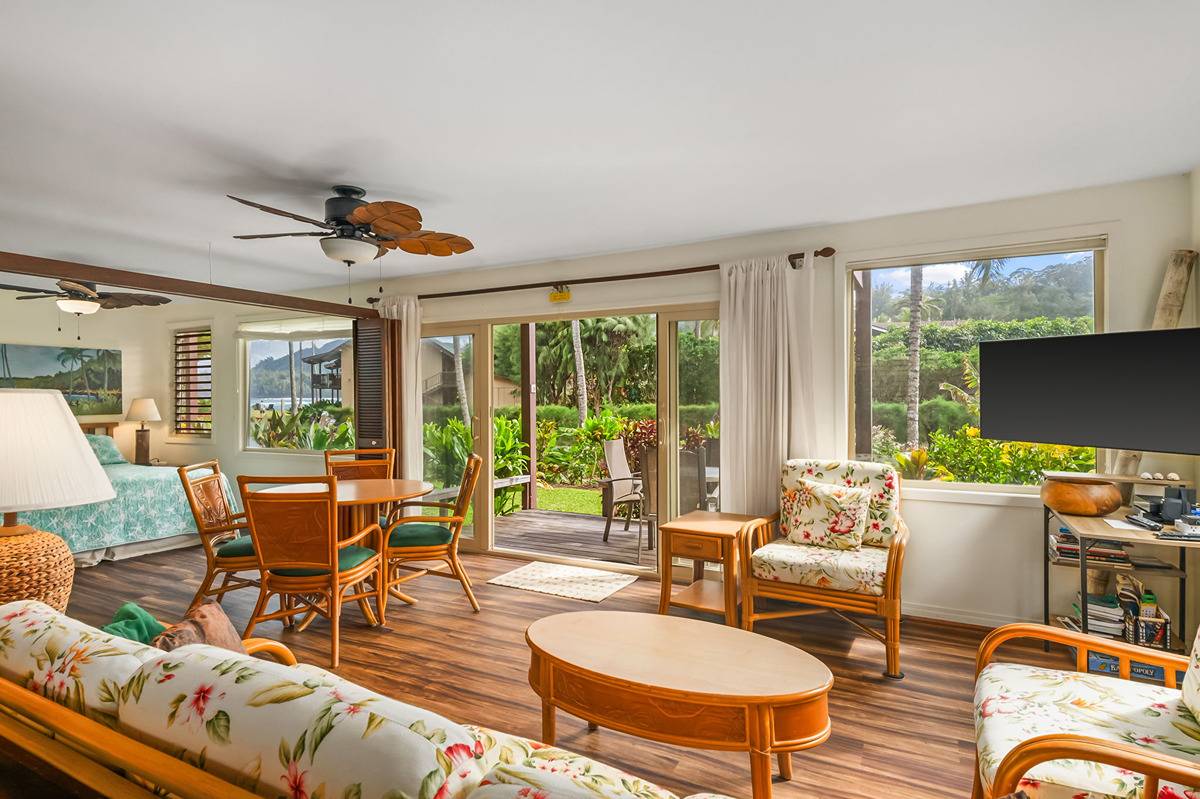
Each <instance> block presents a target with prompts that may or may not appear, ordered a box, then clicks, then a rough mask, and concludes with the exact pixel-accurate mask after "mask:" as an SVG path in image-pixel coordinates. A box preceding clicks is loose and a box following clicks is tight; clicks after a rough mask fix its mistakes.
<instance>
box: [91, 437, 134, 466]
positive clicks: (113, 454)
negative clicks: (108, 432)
mask: <svg viewBox="0 0 1200 799" xmlns="http://www.w3.org/2000/svg"><path fill="white" fill-rule="evenodd" d="M84 438H86V439H87V441H88V444H90V445H91V447H92V452H94V453H96V460H98V461H100V465H101V466H106V465H108V464H110V463H129V461H127V460H125V456H124V455H122V454H121V450H119V449H117V442H115V441H113V440H112V436H94V435H92V434H90V433H84Z"/></svg>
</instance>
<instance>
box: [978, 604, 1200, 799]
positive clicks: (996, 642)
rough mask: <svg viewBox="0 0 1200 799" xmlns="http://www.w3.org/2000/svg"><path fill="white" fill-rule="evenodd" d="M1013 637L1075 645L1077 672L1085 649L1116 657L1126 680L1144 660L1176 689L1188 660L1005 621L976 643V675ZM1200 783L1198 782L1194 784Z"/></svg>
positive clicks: (1084, 664) (1070, 632)
mask: <svg viewBox="0 0 1200 799" xmlns="http://www.w3.org/2000/svg"><path fill="white" fill-rule="evenodd" d="M1015 638H1033V639H1036V640H1039V641H1050V642H1051V643H1056V644H1064V645H1066V646H1073V647H1075V669H1076V671H1087V670H1088V669H1087V656H1088V652H1097V653H1099V654H1103V655H1112V656H1114V657H1116V658H1117V660H1118V666H1117V668H1118V671H1119V676H1120V677H1122V678H1124V679H1129V664H1130V662H1136V663H1145V664H1146V665H1148V666H1162V667H1163V679H1164V682H1165V683H1166V685H1167V687H1168V688H1176V687H1178V685H1177V684H1176V681H1175V672H1176V671H1187V667H1188V659H1187V658H1186V657H1184V656H1183V655H1176V654H1175V653H1173V652H1163V651H1161V650H1156V649H1148V648H1146V647H1144V646H1136V645H1134V644H1129V643H1125V642H1124V641H1113V640H1110V639H1107V638H1097V637H1095V636H1093V635H1084V634H1083V633H1081V632H1076V631H1075V630H1064V629H1061V628H1059V627H1048V626H1046V625H1045V624H1030V623H1021V624H1006V625H1004V626H1003V627H997V628H996V629H994V630H992V631H991V632H990V633H988V634H987V636H986V637H985V638H984V639H983V641H982V643H980V644H979V653H978V654H977V655H976V657H975V675H976V676H979V672H981V671H983V667H984V666H986V665H987V664H988V663H990V662H991V661H992V656H993V655H994V654H995V653H996V650H997V649H998V648H999V647H1000V645H1001V644H1003V643H1005V642H1007V641H1011V640H1013V639H1015ZM1194 784H1196V785H1200V782H1197V783H1194Z"/></svg>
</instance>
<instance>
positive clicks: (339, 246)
mask: <svg viewBox="0 0 1200 799" xmlns="http://www.w3.org/2000/svg"><path fill="white" fill-rule="evenodd" d="M321 251H322V252H324V253H325V257H327V258H329V259H331V260H334V261H337V262H338V263H346V262H349V263H352V264H361V263H366V262H368V261H373V260H375V259H376V258H377V257H379V246H378V245H376V244H372V243H371V242H369V241H363V240H362V239H353V238H343V237H339V236H329V237H328V238H324V239H321Z"/></svg>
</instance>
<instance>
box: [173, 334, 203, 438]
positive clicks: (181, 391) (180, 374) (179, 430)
mask: <svg viewBox="0 0 1200 799" xmlns="http://www.w3.org/2000/svg"><path fill="white" fill-rule="evenodd" d="M174 433H175V435H179V436H202V437H206V438H207V437H209V436H211V435H212V330H211V328H207V327H205V328H201V329H198V330H178V331H176V332H175V421H174Z"/></svg>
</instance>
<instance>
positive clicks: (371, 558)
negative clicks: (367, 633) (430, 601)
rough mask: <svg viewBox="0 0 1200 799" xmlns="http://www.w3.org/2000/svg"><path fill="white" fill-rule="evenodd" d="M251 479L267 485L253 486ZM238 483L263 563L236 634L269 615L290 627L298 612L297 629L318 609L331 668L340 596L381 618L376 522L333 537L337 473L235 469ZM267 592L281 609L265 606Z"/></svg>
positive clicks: (374, 620)
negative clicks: (325, 625) (262, 473)
mask: <svg viewBox="0 0 1200 799" xmlns="http://www.w3.org/2000/svg"><path fill="white" fill-rule="evenodd" d="M251 486H265V488H260V489H258V490H251V488H250V487H251ZM238 488H239V489H240V490H241V494H242V506H243V507H245V509H246V519H247V521H248V522H249V523H250V535H251V537H252V538H253V540H254V551H255V555H256V557H257V559H258V565H259V568H260V569H261V571H262V579H261V585H260V587H259V591H258V602H257V603H256V604H255V606H254V612H253V613H251V614H250V622H249V623H248V624H247V625H246V631H245V633H244V634H243V635H242V637H243V638H249V637H250V633H251V632H253V631H254V627H255V626H256V625H257V624H259V623H260V622H264V621H271V620H273V619H282V620H283V623H284V625H285V626H288V627H291V626H293V625H295V617H296V616H297V615H299V614H301V613H304V614H305V617H304V620H303V621H302V622H301V623H300V625H299V627H298V629H299V630H303V629H305V628H306V627H307V626H308V624H309V623H310V622H311V621H312V620H313V618H315V617H316V616H317V615H318V614H320V615H322V616H325V617H326V618H327V619H329V624H330V628H331V635H332V645H331V654H330V666H331V667H332V668H336V667H337V665H338V652H339V646H340V629H341V615H342V605H343V603H345V602H347V601H357V602H358V606H359V608H360V609H361V610H362V614H363V616H364V617H365V618H366V620H367V623H368V624H370V625H371V626H378V625H381V624H383V621H384V612H385V608H386V600H385V599H384V597H385V596H386V591H387V587H386V584H385V582H384V568H383V567H384V560H383V530H382V528H380V526H379V524H378V523H374V522H373V523H371V524H368V525H367V526H366V527H364V528H363V529H361V530H359V531H357V532H354V533H353V534H352V535H349V536H347V537H345V538H343V539H341V540H339V537H338V527H337V478H336V477H332V476H329V475H326V476H323V477H247V476H245V475H241V476H239V477H238ZM272 488H274V489H275V490H272ZM364 544H366V546H364ZM347 591H353V592H352V593H349V594H347V593H346V592H347ZM272 596H278V597H279V608H280V609H279V610H278V611H275V612H273V613H268V612H266V607H267V602H268V600H269V599H270V598H271V597H272ZM371 597H374V598H375V605H376V607H377V608H378V611H379V615H378V617H376V615H375V614H374V613H372V612H371V605H370V603H369V602H368V600H369V599H370V598H371Z"/></svg>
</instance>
